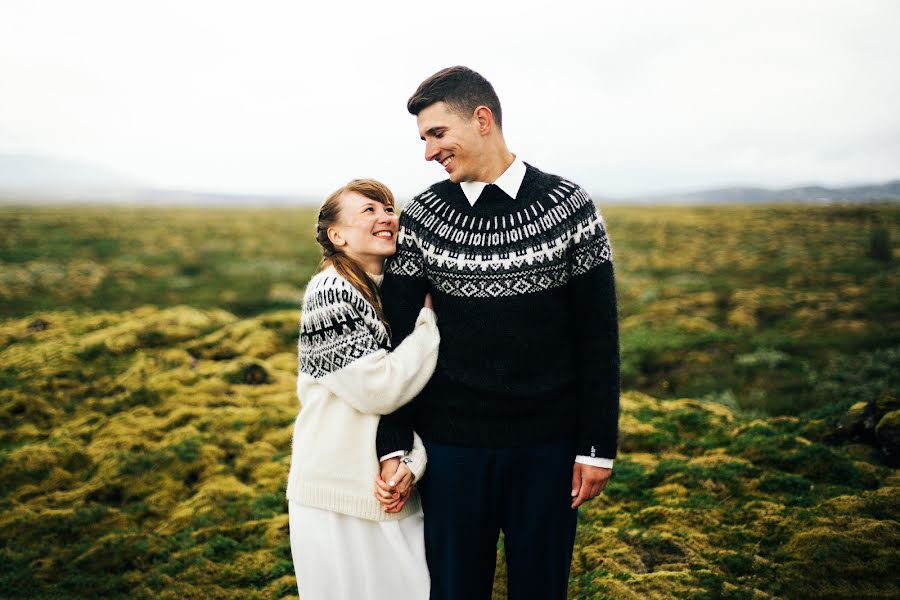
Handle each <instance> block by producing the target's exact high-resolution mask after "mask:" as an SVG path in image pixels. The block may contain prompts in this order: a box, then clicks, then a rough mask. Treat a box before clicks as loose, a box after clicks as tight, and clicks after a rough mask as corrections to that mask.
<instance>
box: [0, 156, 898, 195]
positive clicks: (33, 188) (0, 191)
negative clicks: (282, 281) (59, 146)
mask: <svg viewBox="0 0 900 600" xmlns="http://www.w3.org/2000/svg"><path fill="white" fill-rule="evenodd" d="M594 198H597V199H599V200H607V201H612V202H622V203H627V204H718V203H727V202H745V203H764V202H810V203H831V202H879V201H880V202H898V201H900V179H898V180H894V181H889V182H887V183H882V184H872V185H856V186H849V187H834V188H830V187H823V186H816V185H810V186H803V187H793V188H784V189H768V188H762V187H727V188H717V189H709V190H701V191H694V192H677V193H664V194H653V195H643V196H630V197H617V196H611V195H609V194H603V193H598V194H594ZM320 201H321V199H320V198H309V197H304V196H301V195H274V194H229V193H219V192H204V191H188V190H177V189H161V188H154V187H152V186H149V185H147V184H146V183H144V182H141V181H138V180H136V179H134V178H131V177H126V176H124V175H121V174H119V173H116V172H114V171H112V170H109V169H106V168H103V167H98V166H96V165H93V164H89V163H85V162H81V161H76V160H69V159H62V158H51V157H47V156H31V155H21V154H0V202H14V203H28V204H31V203H49V202H114V203H118V204H134V205H150V206H154V205H192V206H266V205H268V206H297V205H306V204H318V202H320Z"/></svg>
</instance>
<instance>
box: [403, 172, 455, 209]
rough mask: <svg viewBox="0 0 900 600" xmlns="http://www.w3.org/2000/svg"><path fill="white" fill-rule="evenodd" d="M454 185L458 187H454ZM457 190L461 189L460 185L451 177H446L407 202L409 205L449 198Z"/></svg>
mask: <svg viewBox="0 0 900 600" xmlns="http://www.w3.org/2000/svg"><path fill="white" fill-rule="evenodd" d="M454 186H455V188H456V189H454ZM455 191H460V192H461V190H460V187H459V184H458V183H453V182H452V181H450V180H449V179H444V180H441V181H437V182H435V183H432V184H431V185H429V186H428V187H427V188H425V189H424V190H422V191H421V192H419V193H418V194H416V195H415V196H413V197H412V199H411V200H410V201H409V202H408V203H407V204H406V206H407V207H410V206H416V205H421V204H423V203H425V202H428V201H430V200H435V199H442V198H447V197H448V196H449V195H450V194H452V193H454V192H455Z"/></svg>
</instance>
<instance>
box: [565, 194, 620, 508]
mask: <svg viewBox="0 0 900 600" xmlns="http://www.w3.org/2000/svg"><path fill="white" fill-rule="evenodd" d="M576 193H577V194H581V195H582V198H583V200H584V202H583V204H581V205H580V206H579V210H578V214H577V226H576V229H575V231H574V233H573V239H572V246H571V248H570V254H569V261H570V262H569V270H570V274H571V279H570V281H569V294H570V302H571V306H572V311H573V314H574V318H575V322H576V323H577V327H576V328H575V331H574V332H573V335H574V339H573V344H574V348H575V356H576V359H575V360H576V373H577V404H576V406H577V408H576V410H577V413H578V414H577V417H578V418H577V422H578V432H577V438H576V454H577V455H578V460H577V461H576V465H575V469H574V472H573V496H575V500H574V506H577V505H579V504H581V503H582V502H584V501H585V500H588V499H590V498H593V497H594V496H596V495H598V494H599V493H600V492H601V491H602V490H603V487H605V485H606V481H607V480H608V478H609V475H610V469H611V468H612V460H613V459H614V458H615V457H616V453H617V446H618V444H617V442H618V429H619V392H620V385H621V384H620V371H619V323H618V309H617V302H616V288H615V279H614V272H613V262H612V248H611V245H610V242H609V238H608V236H607V232H606V224H605V223H604V221H603V218H602V216H601V215H600V212H599V211H598V210H597V207H596V206H595V205H594V203H593V201H592V200H591V198H590V196H588V194H587V193H585V192H584V191H583V190H579V191H578V192H576ZM588 459H593V460H588ZM604 459H605V460H604ZM595 461H600V463H601V464H598V463H597V462H595ZM606 461H608V463H607V464H608V466H607V464H602V463H605V462H606Z"/></svg>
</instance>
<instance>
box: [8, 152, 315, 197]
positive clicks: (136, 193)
mask: <svg viewBox="0 0 900 600" xmlns="http://www.w3.org/2000/svg"><path fill="white" fill-rule="evenodd" d="M318 201H319V200H318V199H316V200H310V199H308V198H302V197H298V196H290V195H274V194H228V193H218V192H196V191H188V190H175V189H160V188H155V187H152V186H150V185H147V184H146V183H144V182H141V181H139V180H137V179H133V178H129V177H125V176H123V175H121V174H119V173H116V172H114V171H112V170H109V169H105V168H102V167H98V166H96V165H92V164H89V163H85V162H81V161H76V160H69V159H62V158H52V157H47V156H31V155H21V154H0V202H11V203H25V204H40V203H55V202H64V203H69V202H73V203H74V202H111V203H117V204H134V205H140V206H144V205H146V206H156V205H190V206H265V205H272V206H296V205H298V204H310V203H313V202H318Z"/></svg>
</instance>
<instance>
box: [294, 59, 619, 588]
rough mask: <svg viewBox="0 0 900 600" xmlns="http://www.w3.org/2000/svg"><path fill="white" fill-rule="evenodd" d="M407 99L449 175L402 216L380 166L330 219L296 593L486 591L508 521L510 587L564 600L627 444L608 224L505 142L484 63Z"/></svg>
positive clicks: (307, 307) (306, 361) (299, 460)
mask: <svg viewBox="0 0 900 600" xmlns="http://www.w3.org/2000/svg"><path fill="white" fill-rule="evenodd" d="M407 108H408V109H409V112H410V113H411V114H413V115H415V116H416V119H417V125H418V129H419V135H420V136H421V139H422V140H423V141H424V142H425V159H426V160H429V161H436V162H438V163H440V164H441V166H442V167H443V168H444V169H445V171H446V172H447V174H448V175H449V179H447V180H444V181H441V182H439V183H436V184H434V185H432V186H431V187H430V188H428V189H427V190H425V191H424V192H423V193H421V194H419V195H418V196H416V197H415V198H413V199H412V201H410V203H409V204H408V205H407V206H406V208H405V210H404V211H403V215H402V216H400V217H399V219H398V216H397V214H396V211H395V210H394V198H393V195H392V194H391V192H390V190H388V189H387V188H386V187H385V186H384V185H382V184H380V183H378V182H376V181H373V180H354V181H352V182H350V183H349V184H348V185H346V186H344V187H342V188H341V189H339V190H338V191H336V192H335V193H333V194H332V195H331V196H329V197H328V199H327V200H326V201H325V203H324V204H323V206H322V209H321V211H320V213H319V219H318V224H317V240H318V242H319V243H320V244H321V246H322V248H323V254H324V257H323V260H322V267H321V269H320V271H319V273H317V274H316V275H315V276H314V277H313V278H312V279H311V280H310V282H309V284H308V286H307V289H306V296H305V298H304V302H303V312H302V317H301V325H300V340H299V376H298V381H297V392H298V395H299V398H300V401H301V403H302V410H301V411H300V414H299V416H298V417H297V421H296V424H295V427H294V434H293V435H294V437H293V442H292V459H291V471H290V474H289V478H288V486H287V497H288V499H289V503H288V506H289V522H290V540H291V551H292V555H293V561H294V568H295V571H296V575H297V584H298V590H299V592H300V596H301V598H302V600H323V599H330V598H346V599H354V600H356V599H360V600H362V599H368V598H376V599H381V598H384V599H390V600H407V599H410V600H412V599H417V600H424V599H426V598H429V597H430V598H436V599H447V600H480V599H489V598H490V597H491V590H492V585H493V577H494V565H495V560H496V550H497V540H498V536H499V532H500V531H501V530H502V531H503V532H504V535H505V551H506V561H507V568H508V590H509V596H510V598H513V599H521V598H536V599H544V598H548V599H549V598H565V596H566V587H567V583H568V573H569V565H570V563H571V558H572V548H573V544H574V540H575V526H576V523H577V516H578V510H577V509H578V506H580V505H581V504H582V503H584V502H585V501H587V500H590V499H591V498H594V497H595V496H597V495H598V494H600V493H601V492H602V491H603V488H604V487H605V485H606V482H607V480H608V479H609V476H610V474H611V469H612V459H614V458H615V455H616V438H617V432H618V412H619V339H618V323H617V315H616V296H615V285H614V279H613V266H612V255H611V248H610V243H609V239H608V238H607V235H606V228H605V224H604V221H603V219H602V217H601V216H600V214H599V212H598V211H597V209H596V207H595V206H594V204H593V202H592V201H591V198H590V197H589V196H588V194H587V193H585V191H584V190H583V189H581V188H580V187H579V186H578V185H576V184H574V183H572V182H570V181H568V180H566V179H564V178H561V177H558V176H556V175H550V174H548V173H545V172H543V171H540V170H539V169H537V168H535V167H533V166H532V165H530V164H527V163H524V162H522V160H521V159H520V158H519V157H517V156H516V155H514V154H512V153H511V152H510V151H509V149H508V148H507V146H506V142H505V141H504V138H503V133H502V130H501V112H500V102H499V100H498V98H497V95H496V94H495V92H494V89H493V87H492V86H491V84H490V83H489V82H488V81H487V80H485V79H484V78H483V77H482V76H481V75H479V74H478V73H476V72H474V71H472V70H470V69H467V68H465V67H451V68H448V69H444V70H442V71H439V72H438V73H436V74H434V75H432V76H431V77H429V78H428V79H426V80H425V81H424V82H423V83H422V84H421V85H420V86H419V88H418V89H417V90H416V92H415V94H413V96H412V97H411V98H410V99H409V102H408V104H407ZM386 259H387V261H386V264H385V260H386ZM426 457H427V462H428V468H427V473H426V472H425V471H426V468H425V467H426Z"/></svg>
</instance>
